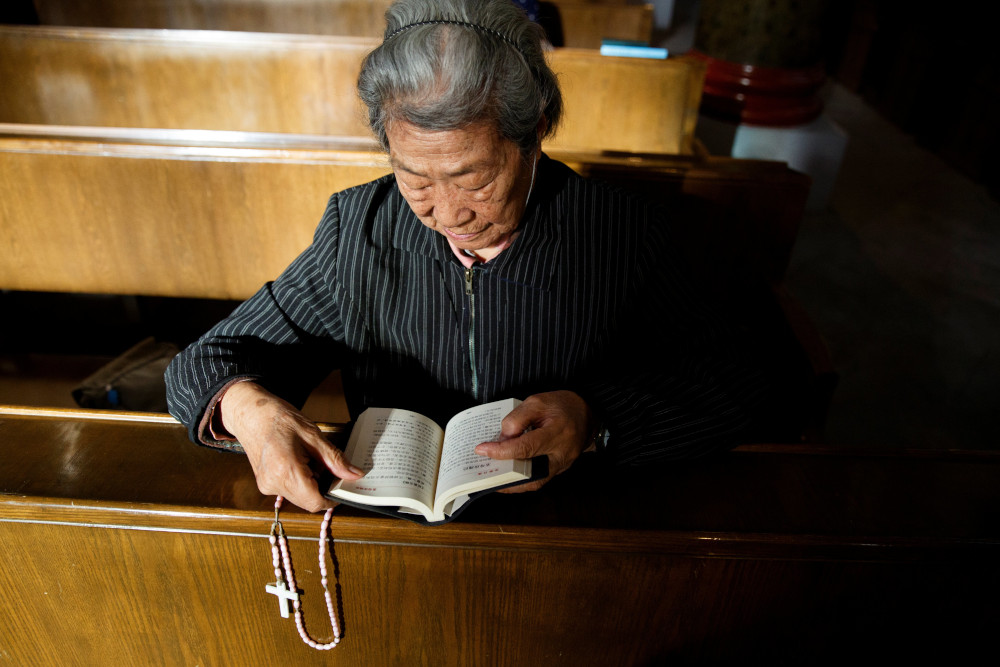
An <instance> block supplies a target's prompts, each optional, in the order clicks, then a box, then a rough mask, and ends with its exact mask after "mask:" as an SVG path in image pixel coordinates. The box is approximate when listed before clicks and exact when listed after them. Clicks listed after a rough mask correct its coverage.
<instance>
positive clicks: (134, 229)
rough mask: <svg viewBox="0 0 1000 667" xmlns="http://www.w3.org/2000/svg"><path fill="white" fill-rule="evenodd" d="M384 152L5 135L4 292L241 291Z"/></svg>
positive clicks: (271, 272)
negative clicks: (77, 139) (49, 140)
mask: <svg viewBox="0 0 1000 667" xmlns="http://www.w3.org/2000/svg"><path fill="white" fill-rule="evenodd" d="M388 171H389V168H388V165H387V161H386V159H385V156H384V155H382V154H381V153H375V152H371V153H366V152H346V151H338V150H329V151H324V150H312V151H296V150H287V149H249V148H231V149H226V148H212V147H179V146H143V145H136V144H124V145H123V144H104V143H101V142H99V141H94V142H72V141H59V140H55V141H51V142H48V141H41V142H40V141H36V140H31V139H27V140H21V139H10V140H4V139H0V173H2V174H3V175H2V177H0V189H2V195H0V197H2V199H3V204H2V207H0V216H2V218H0V228H2V230H3V231H2V234H3V238H4V239H5V240H6V243H5V245H6V248H7V250H6V255H5V259H4V262H3V263H2V264H0V285H2V286H3V287H4V288H5V289H15V290H35V291H53V292H91V293H103V294H142V295H162V296H189V297H199V298H218V299H243V298H246V297H248V296H249V295H251V294H253V293H254V292H256V291H257V289H258V288H259V287H260V286H261V285H262V284H263V282H265V281H266V280H270V279H273V278H275V277H277V276H278V274H279V273H280V272H281V271H282V270H283V269H284V268H285V267H286V266H287V265H288V264H289V263H290V262H291V260H292V259H294V258H295V257H296V255H298V254H299V253H300V252H301V251H302V250H303V249H304V248H305V247H306V246H307V245H308V244H309V243H310V241H311V240H312V233H313V231H314V230H315V227H316V225H317V223H318V222H319V220H320V217H321V216H322V214H323V210H324V208H325V205H326V201H327V199H328V198H329V196H330V194H332V193H333V192H335V191H337V190H341V189H344V188H347V187H350V186H352V185H358V184H360V183H365V182H368V181H370V180H372V179H374V178H377V177H378V176H381V175H383V174H385V173H388Z"/></svg>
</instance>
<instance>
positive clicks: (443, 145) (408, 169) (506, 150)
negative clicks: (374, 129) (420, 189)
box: [387, 121, 519, 178]
mask: <svg viewBox="0 0 1000 667" xmlns="http://www.w3.org/2000/svg"><path fill="white" fill-rule="evenodd" d="M387 134H388V138H389V160H390V163H391V165H392V168H393V170H394V171H397V172H404V173H409V174H413V175H416V176H424V177H428V178H454V177H459V176H463V175H466V174H470V173H477V172H483V171H501V170H505V169H516V164H514V163H515V162H516V159H514V158H516V156H517V155H518V154H519V152H518V148H517V145H516V144H515V143H514V142H512V141H510V140H508V139H505V138H503V137H502V136H500V133H499V132H497V130H496V128H495V127H494V126H493V125H492V124H490V123H476V124H473V125H468V126H466V127H462V128H459V129H455V130H426V129H422V128H420V127H417V126H416V125H414V124H412V123H408V122H406V121H397V122H395V123H393V124H391V125H390V126H389V127H388V132H387Z"/></svg>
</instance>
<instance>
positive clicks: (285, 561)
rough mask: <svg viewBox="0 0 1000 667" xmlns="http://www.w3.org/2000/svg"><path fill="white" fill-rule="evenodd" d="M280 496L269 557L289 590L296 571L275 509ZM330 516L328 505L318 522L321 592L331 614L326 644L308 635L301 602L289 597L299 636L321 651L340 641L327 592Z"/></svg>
mask: <svg viewBox="0 0 1000 667" xmlns="http://www.w3.org/2000/svg"><path fill="white" fill-rule="evenodd" d="M283 500H284V499H283V498H282V497H281V496H278V497H277V498H276V499H275V501H274V527H273V528H272V532H271V535H270V538H269V541H270V543H271V560H272V564H273V565H274V573H275V577H276V579H277V581H279V582H281V581H287V582H288V588H289V590H291V591H293V592H294V591H295V590H296V587H295V571H294V570H293V569H292V555H291V553H290V551H289V549H288V540H287V539H286V538H285V533H284V531H283V530H282V528H281V523H280V521H279V520H278V512H279V510H280V509H281V504H282V501H283ZM332 516H333V509H328V510H327V511H326V514H324V515H323V522H322V524H321V525H320V534H319V569H320V575H321V577H322V579H321V583H322V585H323V595H324V597H325V599H326V609H327V613H328V614H329V616H330V625H331V626H332V628H333V641H332V642H330V643H327V644H320V643H319V642H317V641H316V640H314V639H313V638H312V637H310V636H309V633H308V631H307V630H306V625H305V620H304V619H303V617H302V605H301V603H300V602H299V599H298V598H295V599H294V600H293V601H292V605H293V608H294V612H295V625H296V627H297V629H298V631H299V636H300V637H302V641H303V642H305V643H306V644H307V645H309V646H311V647H312V648H314V649H317V650H320V651H328V650H330V649H332V648H333V647H334V646H336V645H337V644H338V643H340V624H339V623H338V622H337V614H336V611H335V609H334V605H333V597H332V596H331V595H330V589H329V587H328V583H329V581H328V579H327V568H326V541H327V539H328V536H329V529H330V519H331V517H332ZM279 549H280V555H279Z"/></svg>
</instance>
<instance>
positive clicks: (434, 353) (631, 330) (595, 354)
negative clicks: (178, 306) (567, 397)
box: [166, 157, 763, 463]
mask: <svg viewBox="0 0 1000 667" xmlns="http://www.w3.org/2000/svg"><path fill="white" fill-rule="evenodd" d="M534 192H535V194H534V195H533V196H532V201H531V202H530V204H529V207H528V210H527V211H526V213H525V218H524V221H523V223H522V225H521V233H520V235H519V236H518V238H517V239H516V241H515V242H514V243H513V244H512V245H511V246H510V247H509V248H508V249H507V250H505V251H504V252H502V253H501V254H500V255H499V256H498V257H496V258H495V259H494V260H492V261H491V262H489V263H486V264H477V265H475V266H474V267H473V268H472V269H466V268H465V267H464V266H462V265H461V263H460V262H459V261H458V259H457V258H456V257H455V256H454V254H453V252H452V250H451V249H450V247H449V246H448V244H447V241H446V240H445V239H444V237H443V236H441V235H440V234H438V233H437V232H434V231H431V230H429V229H427V228H426V227H424V226H423V225H422V224H421V223H420V222H419V221H418V220H417V218H416V217H415V216H414V215H413V213H412V212H411V211H410V209H409V207H408V205H407V203H406V201H405V200H404V199H403V197H402V196H401V195H400V193H399V190H398V189H397V188H396V184H395V180H394V178H393V177H392V176H391V175H390V176H386V177H384V178H381V179H379V180H377V181H373V182H371V183H368V184H366V185H362V186H359V187H355V188H351V189H348V190H345V191H343V192H339V193H337V194H334V195H333V196H332V197H331V198H330V201H329V204H328V207H327V209H326V212H325V214H324V216H323V219H322V221H321V222H320V224H319V227H318V228H317V230H316V234H315V237H314V240H313V243H312V245H311V246H310V247H309V248H307V249H306V250H305V251H304V252H303V253H302V254H301V255H300V256H299V257H298V258H297V259H296V260H295V261H294V262H293V263H292V264H291V265H290V266H289V267H288V268H287V269H286V270H285V271H284V272H283V273H282V275H281V276H280V277H278V278H277V279H276V280H275V281H274V282H271V283H268V284H266V285H264V286H263V287H262V288H261V289H260V291H259V292H258V293H257V294H256V295H255V296H253V297H251V298H250V299H249V300H248V301H246V302H245V303H243V304H242V305H241V306H240V307H238V308H237V309H236V310H235V311H234V312H233V314H232V315H231V316H230V317H228V318H227V319H225V320H223V321H222V322H220V323H219V324H218V325H216V326H215V327H213V328H212V329H211V330H210V331H209V332H208V333H206V334H205V335H204V336H203V337H202V338H201V339H200V340H199V341H197V342H196V343H194V344H193V345H191V346H190V347H188V348H187V349H186V350H184V351H183V352H182V353H181V354H180V355H178V357H177V358H176V359H174V361H173V363H172V364H171V365H170V368H169V369H168V370H167V374H166V379H167V394H168V404H169V407H170V412H171V413H172V414H173V415H174V416H175V417H177V418H178V419H179V420H180V421H182V422H183V423H185V424H187V425H188V427H189V431H190V433H191V437H192V439H193V440H195V442H202V443H204V444H210V445H215V446H231V445H225V444H223V443H219V442H213V441H212V440H211V439H210V437H208V436H207V435H206V434H205V432H204V428H203V427H201V426H200V424H201V423H202V421H203V420H202V418H203V416H204V414H205V412H206V409H208V407H209V406H210V405H211V404H212V401H213V397H214V396H215V395H216V394H217V393H218V392H219V390H220V389H221V388H222V387H223V386H224V385H225V384H226V383H227V382H229V381H231V379H233V378H235V377H251V378H255V379H256V380H257V381H258V382H260V383H261V384H263V385H264V386H265V387H267V388H268V389H270V390H271V391H273V392H275V393H277V394H278V395H281V396H283V397H284V398H286V399H287V400H289V401H291V402H293V403H296V404H301V403H302V402H304V400H305V398H306V397H307V396H308V394H309V392H310V391H311V390H312V388H313V387H314V386H315V385H316V384H317V383H318V382H320V381H321V380H322V379H323V378H324V377H325V376H326V375H327V374H328V373H329V372H330V370H332V369H333V368H340V369H341V372H342V376H343V380H344V388H345V393H346V396H347V400H348V407H349V409H350V411H351V414H352V415H354V416H356V415H357V414H358V413H359V412H360V411H361V410H362V409H363V408H364V407H367V406H372V405H377V406H382V407H399V408H406V409H410V410H415V411H417V412H421V413H423V414H426V415H428V416H431V417H433V418H435V419H438V420H441V421H442V423H443V421H445V420H447V418H448V417H450V416H451V415H453V414H454V413H455V412H458V411H459V410H461V409H464V408H466V407H468V406H469V405H471V404H474V403H480V402H486V401H490V400H495V399H500V398H505V397H508V396H515V397H519V398H525V397H526V396H528V395H530V394H532V393H537V392H541V391H549V390H555V389H571V390H574V391H576V392H577V393H579V394H580V395H581V396H583V397H584V398H585V399H586V400H587V401H588V403H589V404H590V406H591V408H592V410H594V412H595V413H596V414H597V415H599V417H600V418H601V419H602V421H603V423H604V424H605V425H606V426H607V427H608V429H609V431H610V433H611V438H610V441H609V446H608V449H609V451H610V452H611V453H612V454H614V455H615V456H616V457H617V458H618V459H619V460H621V461H623V462H632V463H636V462H641V461H646V460H650V459H658V458H675V457H680V456H688V455H697V454H701V453H704V452H706V451H708V450H711V449H715V448H718V447H725V446H731V445H734V444H737V443H738V442H739V439H740V437H741V434H742V433H743V432H744V430H745V429H746V428H747V427H748V426H749V424H750V422H751V419H752V416H753V412H754V409H755V405H756V404H757V403H758V401H759V400H760V398H761V396H762V395H763V385H762V382H763V381H762V380H761V379H760V378H761V376H760V375H759V374H758V373H755V372H754V371H753V370H752V369H751V368H750V367H749V366H747V365H746V364H745V363H744V360H743V358H742V357H743V356H745V355H743V354H741V353H740V352H739V351H738V348H737V346H736V345H735V340H734V339H733V337H732V336H731V335H729V334H728V332H727V329H726V328H725V327H724V326H723V325H722V324H721V322H720V320H718V319H717V318H716V317H715V316H714V315H713V313H712V312H711V311H710V310H709V309H708V308H707V307H706V306H705V304H704V302H703V301H702V300H701V299H700V298H698V297H697V296H696V295H695V293H694V292H693V291H692V290H691V289H690V287H689V285H688V281H687V279H686V277H685V275H684V271H683V269H682V266H681V264H680V263H679V261H678V260H677V254H676V253H675V252H674V250H673V249H672V247H671V239H670V227H669V224H670V221H669V220H668V219H667V216H666V215H665V213H664V212H663V211H661V210H657V209H655V208H653V207H651V206H649V205H647V204H646V203H645V202H644V201H642V200H639V199H636V198H634V197H632V196H630V195H628V194H625V193H624V192H621V191H619V190H617V189H614V188H610V187H605V186H603V185H599V184H596V183H593V182H590V181H588V180H585V179H582V178H580V177H579V176H578V175H576V174H575V173H574V172H573V171H571V170H570V169H569V168H567V167H566V166H565V165H563V164H561V163H558V162H555V161H552V160H550V159H548V158H546V157H543V159H542V160H541V162H540V165H539V176H538V181H537V183H536V185H535V191H534Z"/></svg>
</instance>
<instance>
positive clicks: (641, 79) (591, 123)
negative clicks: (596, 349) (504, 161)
mask: <svg viewBox="0 0 1000 667" xmlns="http://www.w3.org/2000/svg"><path fill="white" fill-rule="evenodd" d="M376 43H377V40H373V39H368V38H352V37H325V36H315V35H284V34H262V33H238V32H213V31H157V30H127V29H114V28H107V29H102V28H60V27H40V26H0V80H2V81H3V82H4V94H3V96H0V122H6V123H21V124H42V125H83V126H112V127H120V128H165V129H190V130H227V131H244V132H275V133H293V134H307V135H325V136H328V135H336V136H345V137H356V138H369V137H370V136H371V133H370V131H369V129H368V127H367V125H366V121H365V115H364V112H363V109H362V108H361V106H362V105H361V104H360V102H359V101H358V98H357V94H356V91H355V82H356V79H357V73H358V69H359V67H360V63H361V60H362V58H363V57H364V55H365V54H366V53H367V52H368V51H369V50H370V49H371V48H373V47H374V46H375V44H376ZM548 58H549V60H550V63H551V66H552V68H553V69H554V70H555V72H556V73H557V74H558V75H559V78H560V82H561V84H562V87H563V94H564V101H565V119H564V122H563V123H562V124H561V127H560V128H559V131H558V133H557V134H556V135H555V137H554V138H553V139H552V140H550V141H549V142H548V143H547V144H546V148H553V149H554V148H561V149H574V150H594V151H627V152H651V153H671V154H691V153H693V152H694V150H695V143H694V129H695V124H696V122H697V115H698V106H699V104H700V100H701V88H702V83H703V81H704V64H703V63H702V62H700V61H697V60H695V59H689V58H685V57H680V58H672V59H669V60H667V61H649V60H643V59H637V58H610V57H606V56H601V55H600V54H599V53H597V52H595V51H593V50H588V49H568V48H567V49H556V50H554V51H552V52H550V53H549V54H548Z"/></svg>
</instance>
